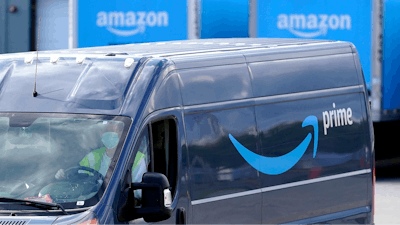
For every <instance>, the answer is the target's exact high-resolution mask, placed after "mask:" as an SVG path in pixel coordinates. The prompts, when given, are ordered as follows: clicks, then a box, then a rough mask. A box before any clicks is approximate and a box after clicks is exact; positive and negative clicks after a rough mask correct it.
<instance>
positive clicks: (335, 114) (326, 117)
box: [322, 103, 353, 135]
mask: <svg viewBox="0 0 400 225" xmlns="http://www.w3.org/2000/svg"><path fill="white" fill-rule="evenodd" d="M333 108H335V103H333ZM352 115H353V111H352V110H351V108H350V107H349V108H347V110H346V109H345V108H342V109H337V110H331V111H324V112H322V120H323V124H324V134H325V135H327V134H328V129H329V128H331V127H333V121H335V127H340V126H345V125H352V124H353V120H352V118H351V117H352ZM333 119H334V120H333Z"/></svg>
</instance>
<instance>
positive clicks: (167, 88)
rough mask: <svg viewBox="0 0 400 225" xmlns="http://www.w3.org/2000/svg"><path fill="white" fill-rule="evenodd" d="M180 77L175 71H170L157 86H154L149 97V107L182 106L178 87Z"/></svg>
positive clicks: (154, 108) (158, 108)
mask: <svg viewBox="0 0 400 225" xmlns="http://www.w3.org/2000/svg"><path fill="white" fill-rule="evenodd" d="M179 84H180V77H179V74H177V73H170V74H169V75H168V77H166V78H165V79H164V80H163V81H162V83H161V84H160V86H159V87H158V88H155V91H154V92H153V94H152V96H151V97H150V101H149V107H152V110H155V111H156V110H160V109H166V108H173V107H178V106H182V96H181V92H180V89H179Z"/></svg>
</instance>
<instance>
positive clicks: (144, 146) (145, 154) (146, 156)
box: [132, 127, 150, 183]
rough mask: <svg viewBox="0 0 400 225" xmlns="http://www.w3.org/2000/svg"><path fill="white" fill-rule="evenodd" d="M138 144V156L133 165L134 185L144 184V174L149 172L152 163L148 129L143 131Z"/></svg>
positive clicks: (135, 157) (136, 150)
mask: <svg viewBox="0 0 400 225" xmlns="http://www.w3.org/2000/svg"><path fill="white" fill-rule="evenodd" d="M137 143H138V144H137V145H136V147H135V151H134V152H135V153H136V155H135V156H134V161H133V165H132V183H140V182H142V176H143V174H144V173H145V172H147V171H148V167H149V163H150V150H149V143H150V142H149V131H148V127H146V128H145V129H144V130H143V131H142V133H141V134H140V137H139V141H138V142H137Z"/></svg>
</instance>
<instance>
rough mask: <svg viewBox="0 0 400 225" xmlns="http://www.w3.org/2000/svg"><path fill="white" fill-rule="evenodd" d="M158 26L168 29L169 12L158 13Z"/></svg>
mask: <svg viewBox="0 0 400 225" xmlns="http://www.w3.org/2000/svg"><path fill="white" fill-rule="evenodd" d="M157 15H158V16H157V17H158V18H157V26H159V27H161V26H164V27H167V26H168V13H167V12H158V13H157Z"/></svg>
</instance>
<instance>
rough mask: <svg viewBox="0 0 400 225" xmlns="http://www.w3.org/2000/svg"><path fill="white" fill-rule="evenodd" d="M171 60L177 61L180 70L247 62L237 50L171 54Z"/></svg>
mask: <svg viewBox="0 0 400 225" xmlns="http://www.w3.org/2000/svg"><path fill="white" fill-rule="evenodd" d="M232 49H234V48H232ZM232 51H233V50H232ZM171 60H172V61H173V62H174V63H175V65H176V68H177V69H178V70H181V69H191V68H198V67H200V68H202V67H209V66H221V65H231V64H241V63H245V62H246V59H245V58H244V56H243V55H242V54H240V53H237V52H232V53H231V54H229V55H227V54H226V53H222V52H211V53H208V52H204V53H203V52H199V53H197V54H193V55H189V56H179V55H178V56H171Z"/></svg>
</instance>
